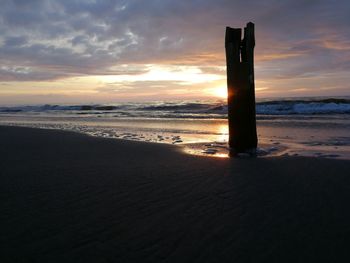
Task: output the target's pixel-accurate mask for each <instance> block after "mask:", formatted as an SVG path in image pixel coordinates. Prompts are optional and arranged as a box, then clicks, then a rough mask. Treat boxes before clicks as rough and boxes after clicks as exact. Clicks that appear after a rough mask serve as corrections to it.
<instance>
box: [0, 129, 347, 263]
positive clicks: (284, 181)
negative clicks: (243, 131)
mask: <svg viewBox="0 0 350 263" xmlns="http://www.w3.org/2000/svg"><path fill="white" fill-rule="evenodd" d="M0 145H1V147H0V160H1V170H0V171H1V177H0V178H1V182H0V193H1V198H0V203H1V206H0V207H1V211H2V217H1V218H0V228H1V229H0V230H1V233H2V235H1V237H0V240H1V250H2V253H1V254H0V260H1V262H16V261H17V262H18V261H38V262H62V261H66V262H110V261H117V262H131V261H132V262H218V261H220V262H228V261H235V262H247V261H251V262H265V261H274V262H301V261H303V262H316V261H319V262H331V261H344V260H349V259H350V254H349V252H348V246H347V244H348V242H349V241H350V237H349V234H348V229H349V227H348V222H349V220H350V212H349V209H348V202H349V201H350V191H349V187H348V186H349V185H350V177H349V176H348V172H349V170H350V161H344V160H335V159H324V158H307V157H271V158H255V159H253V158H238V159H237V158H231V159H228V158H210V157H209V158H208V157H201V156H194V155H187V154H184V153H182V152H181V151H179V149H178V147H172V146H171V145H166V144H152V143H143V142H134V141H126V140H112V139H105V138H96V137H92V136H87V135H82V134H78V133H74V132H66V131H58V130H43V129H34V128H22V127H8V126H0Z"/></svg>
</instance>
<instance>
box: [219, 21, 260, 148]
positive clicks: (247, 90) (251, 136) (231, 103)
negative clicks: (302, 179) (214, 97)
mask: <svg viewBox="0 0 350 263" xmlns="http://www.w3.org/2000/svg"><path fill="white" fill-rule="evenodd" d="M241 35H242V30H241V29H240V28H230V27H226V36H225V49H226V66H227V91H228V92H227V93H228V96H227V103H228V124H229V146H230V148H231V149H232V151H233V152H234V153H240V152H250V153H254V152H255V150H256V147H257V144H258V138H257V134H256V119H255V84H254V46H255V38H254V24H253V23H251V22H249V23H248V24H247V26H246V27H245V28H244V38H243V40H242V39H241Z"/></svg>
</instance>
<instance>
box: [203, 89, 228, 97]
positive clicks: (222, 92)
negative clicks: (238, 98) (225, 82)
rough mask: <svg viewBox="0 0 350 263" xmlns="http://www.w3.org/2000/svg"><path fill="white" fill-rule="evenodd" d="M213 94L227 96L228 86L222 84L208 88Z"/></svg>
mask: <svg viewBox="0 0 350 263" xmlns="http://www.w3.org/2000/svg"><path fill="white" fill-rule="evenodd" d="M208 91H209V93H210V94H211V95H214V96H215V97H218V98H221V99H225V98H227V88H226V87H225V86H220V87H216V88H212V89H209V90H208Z"/></svg>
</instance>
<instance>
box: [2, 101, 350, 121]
mask: <svg viewBox="0 0 350 263" xmlns="http://www.w3.org/2000/svg"><path fill="white" fill-rule="evenodd" d="M0 112H1V113H4V114H6V113H11V114H16V113H26V112H47V113H50V112H57V113H60V112H65V113H70V114H79V115H89V114H92V115H98V114H105V115H108V114H110V115H111V116H113V117H118V116H130V117H149V118H169V117H171V118H205V117H208V118H223V117H224V115H225V114H227V105H226V104H225V103H224V102H207V101H206V102H201V101H199V102H155V103H124V104H92V105H49V104H46V105H34V106H13V107H0ZM256 113H257V114H258V115H312V114H350V99H344V98H327V99H295V100H269V101H262V102H258V103H257V104H256Z"/></svg>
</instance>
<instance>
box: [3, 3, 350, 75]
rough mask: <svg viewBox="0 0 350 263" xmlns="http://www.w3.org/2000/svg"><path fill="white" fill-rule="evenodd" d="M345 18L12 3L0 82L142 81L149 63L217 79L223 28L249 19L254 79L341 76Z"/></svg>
mask: <svg viewBox="0 0 350 263" xmlns="http://www.w3.org/2000/svg"><path fill="white" fill-rule="evenodd" d="M349 13H350V4H349V3H348V1H346V0H341V1H336V2H335V1H328V0H300V1H292V0H286V1H276V0H266V1H260V0H246V1H233V0H216V1H213V0H196V1H184V0H179V1H173V0H163V1H157V0H149V1H139V0H120V1H113V0H104V1H86V0H61V1H58V0H57V1H54V0H42V1H39V0H36V1H34V0H26V1H25V0H13V1H10V0H9V1H4V3H2V8H1V10H0V32H1V34H0V35H1V37H0V64H1V65H2V66H3V67H2V68H1V70H0V80H1V81H28V80H33V81H38V80H49V79H59V78H67V77H72V76H84V75H104V74H108V75H111V74H115V75H124V74H125V73H128V72H129V74H138V73H140V74H142V73H143V72H145V71H147V65H149V64H158V65H162V64H163V65H188V66H196V67H199V68H202V69H203V70H206V71H209V72H215V73H218V72H219V74H222V75H224V74H225V71H224V70H222V69H223V68H224V67H225V54H224V43H223V41H224V33H225V32H224V31H225V26H233V27H243V26H244V25H245V23H246V22H248V21H253V22H255V23H256V34H257V35H256V39H257V41H256V43H257V46H256V66H257V68H256V71H257V74H256V75H257V76H260V77H261V78H263V79H273V77H276V78H293V77H303V76H307V75H310V74H311V75H312V74H318V73H320V74H321V73H323V72H328V71H344V72H345V71H348V70H349V69H350V62H349V61H350V56H349V44H350V31H349V30H348V28H349V26H350V16H349V15H348V14H349ZM122 65H127V67H128V65H129V67H130V70H128V69H126V68H125V67H124V68H123V67H122ZM136 68H137V69H136ZM19 69H20V70H19ZM22 69H26V70H24V71H23V70H22ZM135 69H136V71H135ZM135 72H136V73H135Z"/></svg>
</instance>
